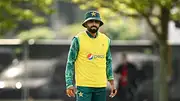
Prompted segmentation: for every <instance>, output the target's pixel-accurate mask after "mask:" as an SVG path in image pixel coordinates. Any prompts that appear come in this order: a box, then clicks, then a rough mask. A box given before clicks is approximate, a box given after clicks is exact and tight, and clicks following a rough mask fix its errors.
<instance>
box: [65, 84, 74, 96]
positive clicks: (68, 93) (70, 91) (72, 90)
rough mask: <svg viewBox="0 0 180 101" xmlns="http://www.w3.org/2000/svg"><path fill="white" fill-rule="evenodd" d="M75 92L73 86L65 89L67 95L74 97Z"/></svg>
mask: <svg viewBox="0 0 180 101" xmlns="http://www.w3.org/2000/svg"><path fill="white" fill-rule="evenodd" d="M75 92H76V90H75V88H74V87H73V86H72V87H69V88H67V89H66V94H67V96H69V97H75Z"/></svg>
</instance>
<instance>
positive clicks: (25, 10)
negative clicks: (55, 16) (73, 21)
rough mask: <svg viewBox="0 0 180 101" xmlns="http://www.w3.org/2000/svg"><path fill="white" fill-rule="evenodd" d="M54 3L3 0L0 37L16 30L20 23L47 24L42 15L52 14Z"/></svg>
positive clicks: (1, 2)
mask: <svg viewBox="0 0 180 101" xmlns="http://www.w3.org/2000/svg"><path fill="white" fill-rule="evenodd" d="M52 3H53V0H1V1H0V12H1V15H0V35H1V36H2V35H3V34H5V33H7V32H8V31H10V30H11V29H13V28H16V27H17V26H18V23H19V22H20V21H29V22H32V23H33V24H42V23H45V21H46V19H45V18H44V17H43V16H42V15H44V14H50V13H51V12H52V9H51V8H50V7H51V5H52ZM40 14H41V15H40Z"/></svg>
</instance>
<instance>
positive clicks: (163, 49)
mask: <svg viewBox="0 0 180 101" xmlns="http://www.w3.org/2000/svg"><path fill="white" fill-rule="evenodd" d="M167 53H168V44H167V41H161V42H160V59H161V60H160V77H159V81H160V82H159V83H160V84H159V87H160V93H159V101H168V82H167V76H168V54H167Z"/></svg>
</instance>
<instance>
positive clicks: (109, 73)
mask: <svg viewBox="0 0 180 101" xmlns="http://www.w3.org/2000/svg"><path fill="white" fill-rule="evenodd" d="M106 75H107V79H108V82H109V83H110V87H111V93H110V95H109V97H111V98H113V97H114V96H115V95H116V93H117V89H116V88H115V85H114V76H113V71H112V56H111V51H110V40H109V48H108V51H107V54H106Z"/></svg>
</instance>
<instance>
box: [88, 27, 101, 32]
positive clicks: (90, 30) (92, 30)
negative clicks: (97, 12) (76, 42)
mask: <svg viewBox="0 0 180 101" xmlns="http://www.w3.org/2000/svg"><path fill="white" fill-rule="evenodd" d="M92 27H96V26H92ZM92 27H90V28H87V30H88V31H89V32H91V33H96V32H97V31H98V29H99V28H97V27H96V29H92Z"/></svg>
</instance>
